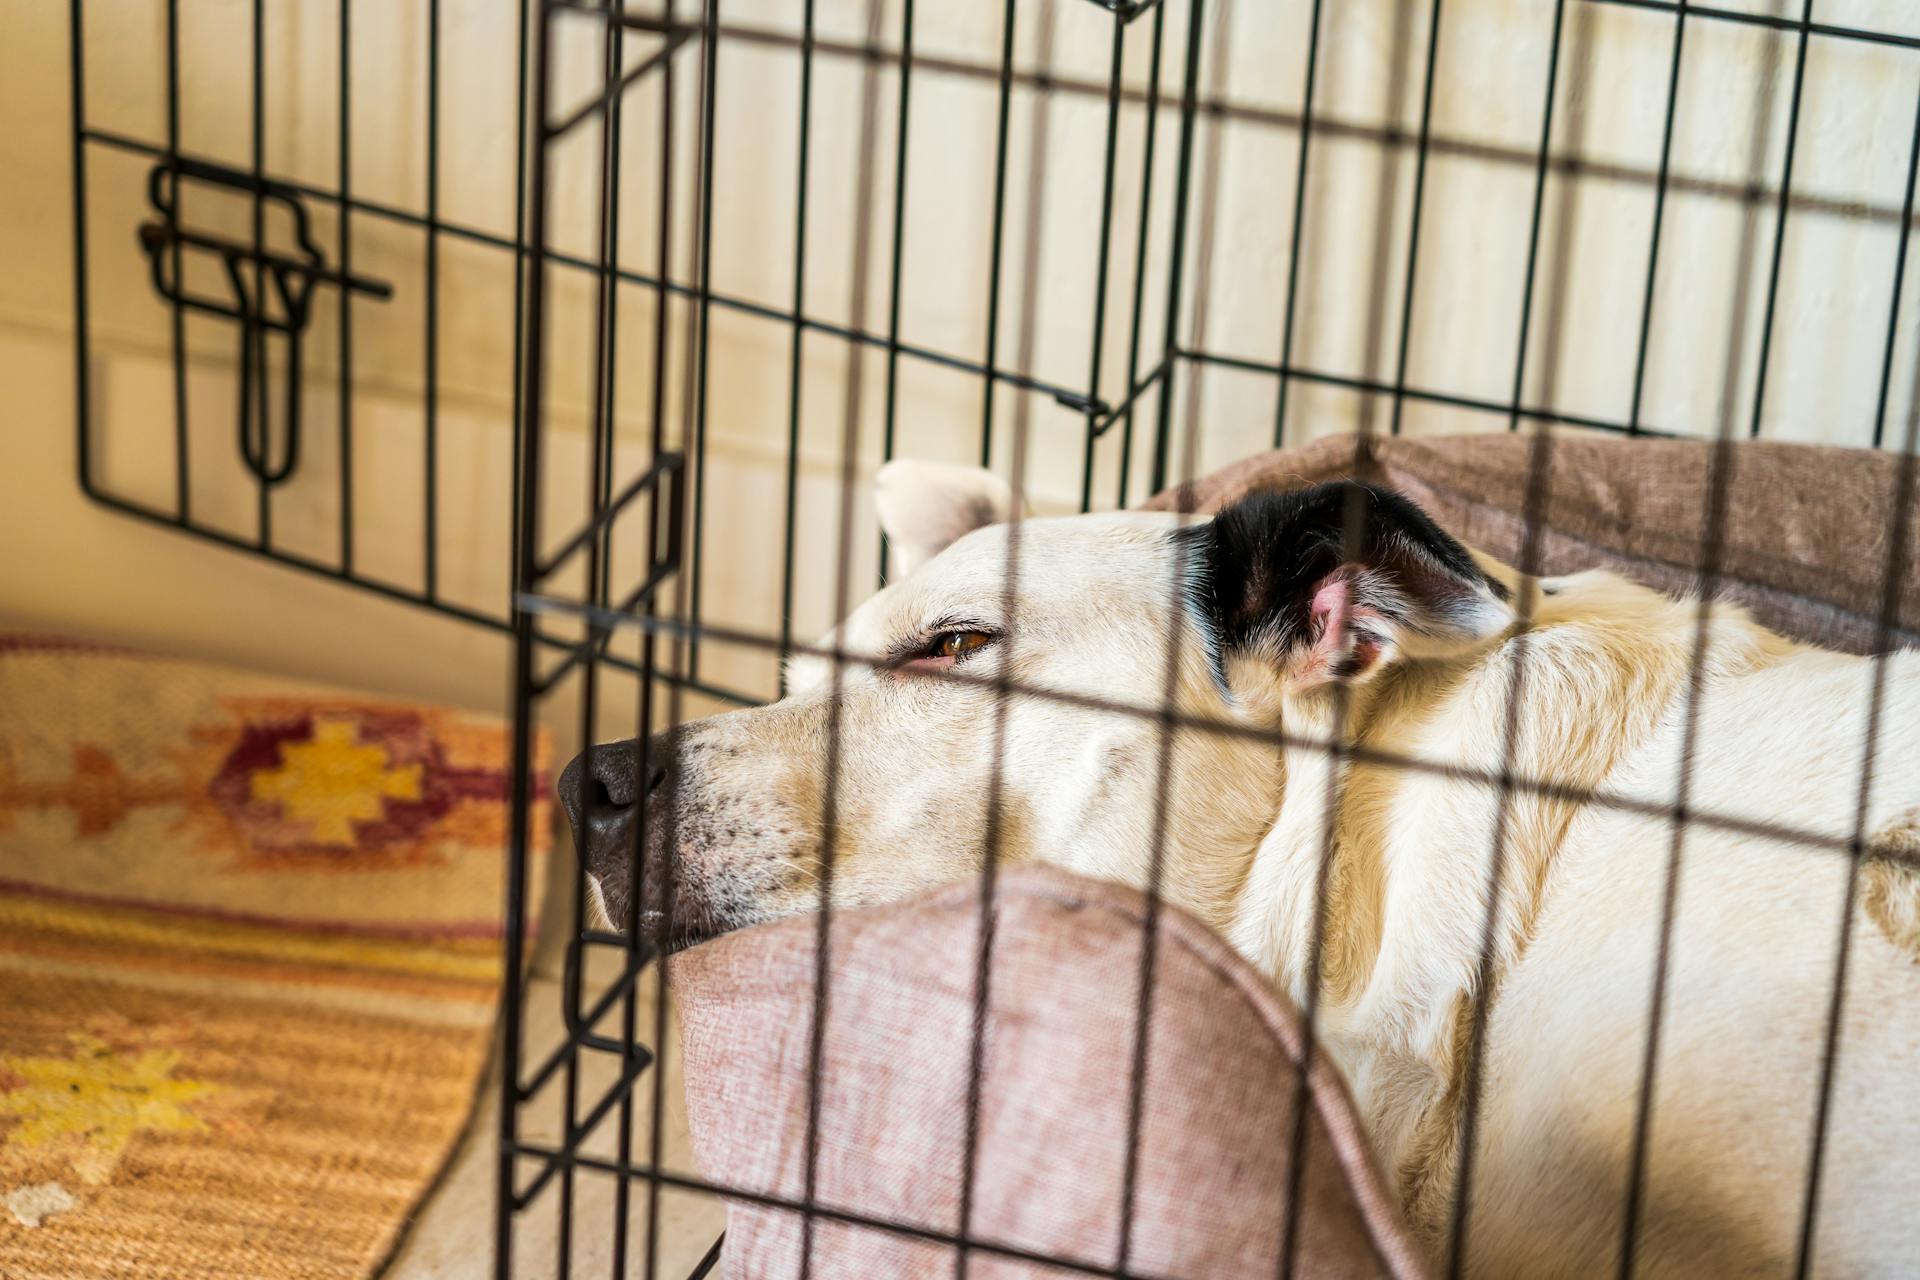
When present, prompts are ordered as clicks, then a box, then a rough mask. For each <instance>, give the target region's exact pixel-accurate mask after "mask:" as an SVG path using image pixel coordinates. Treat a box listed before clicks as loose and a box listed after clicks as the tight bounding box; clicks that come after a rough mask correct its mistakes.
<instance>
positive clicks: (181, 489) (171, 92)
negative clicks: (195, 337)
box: [76, 0, 347, 524]
mask: <svg viewBox="0 0 1920 1280" xmlns="http://www.w3.org/2000/svg"><path fill="white" fill-rule="evenodd" d="M77 38H78V37H77V33H76V39H77ZM167 155H168V157H169V158H168V160H167V180H168V185H169V186H170V187H171V188H172V191H173V200H172V203H171V204H170V205H169V206H168V209H167V230H168V232H169V233H170V235H169V238H170V242H171V246H172V247H171V250H170V252H171V256H172V260H173V278H174V281H175V283H176V284H178V285H179V286H180V291H181V293H184V292H185V282H186V276H184V275H182V274H181V271H180V250H181V247H182V246H181V240H180V217H181V213H182V209H181V205H182V203H183V202H184V201H183V196H182V194H181V189H180V0H167ZM345 269H346V268H345V267H344V266H343V267H342V270H343V271H344V270H345ZM172 304H173V305H172V314H171V316H170V317H169V320H170V322H171V337H172V339H173V451H174V478H173V484H174V499H173V500H174V505H175V506H176V507H177V508H178V510H179V518H180V523H181V524H188V523H191V521H192V520H193V492H192V485H191V483H190V481H189V471H188V458H189V450H188V439H187V435H188V433H187V315H186V306H185V303H184V302H183V301H182V299H181V297H179V296H177V295H176V296H175V297H174V298H173V299H172ZM340 305H341V310H342V313H343V314H344V312H345V309H346V306H347V304H346V301H345V299H344V298H343V299H342V300H341V304H340ZM344 346H345V344H344V343H343V344H342V347H343V348H344Z"/></svg>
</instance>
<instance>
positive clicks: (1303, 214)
mask: <svg viewBox="0 0 1920 1280" xmlns="http://www.w3.org/2000/svg"><path fill="white" fill-rule="evenodd" d="M1319 74H1320V0H1313V15H1312V17H1311V18H1310V19H1309V20H1308V23H1307V70H1306V77H1305V81H1304V83H1303V86H1302V88H1301V90H1300V159H1299V163H1298V164H1297V165H1296V166H1295V168H1294V173H1293V226H1292V228H1291V229H1290V230H1289V231H1288V245H1287V301H1286V309H1285V311H1284V312H1283V313H1282V319H1281V321H1280V364H1279V368H1280V370H1281V374H1280V390H1279V394H1278V395H1277V397H1276V401H1275V406H1274V411H1273V447H1274V448H1276V449H1278V448H1280V447H1281V446H1282V445H1284V444H1285V443H1286V441H1287V386H1288V382H1289V380H1290V375H1289V374H1287V373H1286V372H1285V371H1286V370H1287V369H1288V368H1289V367H1290V366H1291V365H1292V364H1293V331H1294V323H1295V321H1296V320H1297V319H1298V317H1299V306H1300V246H1301V244H1302V243H1303V242H1304V241H1305V239H1306V229H1307V227H1306V223H1307V158H1308V156H1309V155H1310V154H1311V152H1312V149H1313V90H1314V85H1315V83H1316V82H1317V81H1318V79H1319Z"/></svg>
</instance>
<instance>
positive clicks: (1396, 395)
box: [1387, 0, 1440, 436]
mask: <svg viewBox="0 0 1920 1280" xmlns="http://www.w3.org/2000/svg"><path fill="white" fill-rule="evenodd" d="M1439 61H1440V0H1433V8H1432V10H1431V11H1430V12H1429V14H1428V17H1427V76H1426V87H1425V89H1424V90H1422V92H1421V97H1420V147H1419V150H1418V151H1416V152H1415V153H1414V162H1413V211H1412V213H1411V214H1410V215H1408V216H1409V219H1410V224H1409V226H1408V229H1407V278H1406V282H1405V284H1406V288H1405V292H1404V293H1402V295H1401V298H1400V356H1399V358H1398V359H1397V360H1396V361H1395V362H1394V372H1393V418H1392V420H1391V421H1390V422H1389V424H1388V427H1387V430H1388V433H1389V434H1391V435H1396V436H1397V435H1399V434H1400V419H1401V414H1402V411H1403V410H1404V409H1405V408H1406V404H1407V358H1408V356H1409V354H1410V353H1411V352H1412V350H1413V299H1414V285H1415V284H1416V283H1417V282H1418V281H1419V279H1420V214H1421V211H1422V210H1423V209H1424V208H1425V205H1426V196H1427V156H1428V155H1429V154H1430V148H1429V145H1428V144H1429V143H1430V142H1431V141H1432V138H1433V83H1434V69H1435V68H1436V67H1437V66H1438V65H1439Z"/></svg>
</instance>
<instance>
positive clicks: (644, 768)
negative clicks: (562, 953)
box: [555, 734, 717, 951]
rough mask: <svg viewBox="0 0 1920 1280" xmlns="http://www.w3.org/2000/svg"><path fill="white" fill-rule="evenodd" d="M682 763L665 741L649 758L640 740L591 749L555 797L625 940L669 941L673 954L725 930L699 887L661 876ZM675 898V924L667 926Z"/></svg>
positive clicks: (652, 744) (565, 773) (653, 744)
mask: <svg viewBox="0 0 1920 1280" xmlns="http://www.w3.org/2000/svg"><path fill="white" fill-rule="evenodd" d="M643 756H644V758H643ZM674 757H675V744H674V742H673V741H672V740H671V739H670V738H668V737H667V736H666V735H664V734H662V735H659V736H656V737H654V738H653V739H651V740H650V741H649V742H647V743H646V750H645V751H644V752H642V750H641V742H640V740H639V739H637V738H630V739H628V740H627V741H625V742H609V743H605V744H603V745H599V746H594V747H589V748H588V749H587V750H585V751H583V752H581V753H580V754H579V755H577V756H575V757H574V758H573V760H572V762H570V763H569V764H568V765H567V767H566V768H565V769H563V770H561V772H560V778H559V781H558V783H557V784H556V786H555V790H557V791H558V792H559V795H560V805H561V807H562V808H563V809H565V810H566V813H567V823H568V825H569V826H570V827H571V828H572V829H573V847H574V849H575V850H576V851H577V853H578V854H579V857H580V860H581V862H582V863H583V864H584V865H585V867H586V870H587V874H588V875H590V876H592V877H593V879H594V882H595V883H596V884H597V885H598V886H599V888H600V897H601V900H602V903H603V905H604V906H605V909H606V913H607V915H608V917H609V918H610V919H611V921H612V922H613V927H614V928H615V929H616V930H618V931H620V932H622V933H624V932H626V931H627V930H628V929H629V928H630V927H636V926H637V927H638V929H639V931H640V932H641V933H643V934H646V935H650V936H653V937H655V938H660V937H661V935H663V934H664V938H665V942H666V946H667V948H668V950H672V951H677V950H680V949H681V948H683V947H689V946H692V945H694V944H695V943H697V942H703V941H705V940H706V939H707V938H709V937H711V936H712V935H713V934H714V933H715V932H717V930H715V929H714V928H713V927H712V925H711V924H710V923H709V922H708V921H707V920H706V918H705V912H704V911H703V910H701V908H700V904H699V902H698V900H697V895H696V893H695V892H694V891H693V887H692V886H689V885H686V884H681V883H676V884H674V885H673V886H671V889H670V888H669V886H668V885H667V884H666V880H667V877H666V876H664V875H662V874H661V873H662V870H663V867H664V865H665V859H667V858H668V857H669V856H671V855H670V854H669V852H668V850H669V847H670V846H669V841H668V840H667V839H666V838H665V829H666V828H668V827H670V826H671V823H672V812H671V810H672V804H673V780H674V773H673V764H674ZM643 772H644V775H645V776H644V777H642V774H643ZM643 826H644V828H645V829H644V830H643V829H642V828H643ZM642 846H644V847H642ZM636 869H637V870H638V872H639V875H638V876H637V877H636V875H635V871H636ZM636 879H637V880H638V888H639V894H638V900H637V901H636V898H635V882H636ZM668 897H671V899H672V902H671V915H672V919H671V921H666V920H664V919H663V912H664V911H665V910H666V909H667V906H668V904H667V903H666V902H664V901H663V899H666V898H668Z"/></svg>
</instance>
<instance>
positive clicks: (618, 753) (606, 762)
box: [555, 739, 670, 871]
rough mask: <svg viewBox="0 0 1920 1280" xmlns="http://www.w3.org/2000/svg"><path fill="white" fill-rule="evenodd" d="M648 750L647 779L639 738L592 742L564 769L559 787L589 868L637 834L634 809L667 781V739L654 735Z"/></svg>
mask: <svg viewBox="0 0 1920 1280" xmlns="http://www.w3.org/2000/svg"><path fill="white" fill-rule="evenodd" d="M651 748H652V749H651V750H649V751H647V752H646V757H647V758H646V760H645V768H646V772H647V776H646V779H645V785H642V779H641V777H640V770H641V767H642V761H641V751H640V742H639V740H638V739H629V740H628V741H626V742H609V743H606V744H604V745H602V746H594V747H589V748H587V749H586V750H585V751H583V752H581V753H580V754H579V755H577V756H575V757H574V758H573V761H572V762H571V763H570V764H568V765H567V767H566V768H565V769H563V770H562V771H561V773H560V780H559V782H558V783H557V784H556V786H555V790H557V791H558V792H559V793H560V803H561V805H562V806H563V807H564V808H565V809H566V811H567V822H568V824H569V825H571V826H572V828H573V843H574V847H575V848H576V849H578V850H579V851H580V854H581V856H582V857H583V858H584V859H585V860H586V863H587V866H588V869H590V870H595V871H597V870H599V868H600V866H601V865H602V862H603V860H605V859H607V858H609V857H610V856H617V855H618V854H619V853H620V852H622V851H624V850H625V849H626V848H627V846H628V845H629V844H630V843H631V841H632V839H633V826H632V821H633V815H634V811H635V809H636V808H637V806H639V805H640V804H641V803H643V802H644V801H645V800H646V799H647V798H648V797H649V796H652V795H654V794H655V793H656V792H658V791H659V790H660V789H661V788H662V787H663V786H665V785H666V782H667V769H668V764H669V758H670V757H669V748H668V744H667V743H665V742H662V741H659V740H655V741H654V742H653V743H652V744H651Z"/></svg>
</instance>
